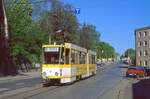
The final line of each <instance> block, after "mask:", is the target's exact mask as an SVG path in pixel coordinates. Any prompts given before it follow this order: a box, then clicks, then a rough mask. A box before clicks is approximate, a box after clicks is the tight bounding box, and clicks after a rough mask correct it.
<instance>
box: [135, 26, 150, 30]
mask: <svg viewBox="0 0 150 99" xmlns="http://www.w3.org/2000/svg"><path fill="white" fill-rule="evenodd" d="M148 29H150V26H147V27H142V28H138V29H135V31H140V30H148Z"/></svg>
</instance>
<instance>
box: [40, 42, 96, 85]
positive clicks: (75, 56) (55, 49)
mask: <svg viewBox="0 0 150 99" xmlns="http://www.w3.org/2000/svg"><path fill="white" fill-rule="evenodd" d="M42 61H43V63H42V70H41V74H42V81H43V85H44V84H47V83H61V84H64V83H71V82H74V81H76V80H80V79H83V78H86V77H89V76H91V75H95V74H96V63H95V62H96V53H95V52H93V51H91V50H87V49H85V48H83V47H80V46H77V45H75V44H72V43H64V44H63V45H57V44H53V45H43V46H42Z"/></svg>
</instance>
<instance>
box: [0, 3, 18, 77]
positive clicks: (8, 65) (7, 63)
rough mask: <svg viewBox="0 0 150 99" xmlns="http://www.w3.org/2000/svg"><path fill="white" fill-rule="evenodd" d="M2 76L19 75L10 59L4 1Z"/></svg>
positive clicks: (0, 30)
mask: <svg viewBox="0 0 150 99" xmlns="http://www.w3.org/2000/svg"><path fill="white" fill-rule="evenodd" d="M0 13H1V14H0V49H1V50H0V75H14V74H16V73H17V71H16V68H15V67H14V65H13V64H12V60H11V57H10V46H9V33H8V22H7V15H6V10H5V3H4V0H0Z"/></svg>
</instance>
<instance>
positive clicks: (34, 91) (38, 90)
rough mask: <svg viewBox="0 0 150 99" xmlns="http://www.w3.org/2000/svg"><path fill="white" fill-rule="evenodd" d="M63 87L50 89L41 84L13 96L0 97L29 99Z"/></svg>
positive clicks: (4, 98) (51, 87)
mask: <svg viewBox="0 0 150 99" xmlns="http://www.w3.org/2000/svg"><path fill="white" fill-rule="evenodd" d="M60 87H62V86H49V87H43V86H42V85H41V84H40V85H39V86H37V87H33V88H30V89H28V90H26V91H22V92H18V93H14V94H11V95H5V96H3V97H0V99H27V98H29V97H32V96H35V95H38V94H41V93H44V92H47V91H49V92H51V91H53V90H55V89H58V88H60Z"/></svg>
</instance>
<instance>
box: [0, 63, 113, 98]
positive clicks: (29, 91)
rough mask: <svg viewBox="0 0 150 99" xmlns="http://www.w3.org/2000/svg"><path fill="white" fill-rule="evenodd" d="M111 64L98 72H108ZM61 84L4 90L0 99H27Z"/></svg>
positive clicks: (56, 87) (51, 90) (50, 90)
mask: <svg viewBox="0 0 150 99" xmlns="http://www.w3.org/2000/svg"><path fill="white" fill-rule="evenodd" d="M111 68H113V66H108V67H105V68H103V69H99V70H98V74H99V73H100V74H101V73H103V72H108V71H109V70H111ZM60 87H63V86H60V85H59V86H51V85H50V86H47V87H43V86H42V84H37V85H36V86H33V87H30V88H29V87H25V88H24V90H22V89H16V90H15V91H10V92H6V93H5V95H3V96H2V97H1V96H0V99H28V98H30V97H33V96H36V95H38V94H42V93H45V92H53V91H54V90H55V89H58V88H60Z"/></svg>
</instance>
